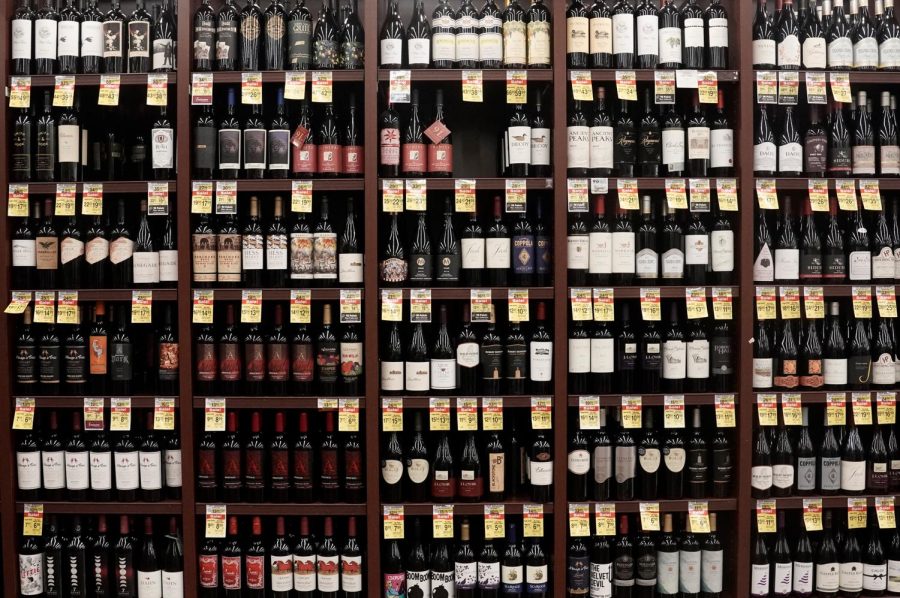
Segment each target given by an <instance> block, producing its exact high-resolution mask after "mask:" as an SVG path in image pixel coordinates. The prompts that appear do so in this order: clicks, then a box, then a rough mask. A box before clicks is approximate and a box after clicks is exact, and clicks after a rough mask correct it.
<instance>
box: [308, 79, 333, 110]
mask: <svg viewBox="0 0 900 598" xmlns="http://www.w3.org/2000/svg"><path fill="white" fill-rule="evenodd" d="M311 76H312V101H313V103H316V104H330V103H331V102H332V93H331V92H332V74H331V71H312V74H311Z"/></svg>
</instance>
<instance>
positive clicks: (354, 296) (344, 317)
mask: <svg viewBox="0 0 900 598" xmlns="http://www.w3.org/2000/svg"><path fill="white" fill-rule="evenodd" d="M339 309H340V323H341V324H359V323H361V322H362V289H341V296H340V302H339Z"/></svg>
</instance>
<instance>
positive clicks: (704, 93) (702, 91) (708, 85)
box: [697, 71, 719, 104]
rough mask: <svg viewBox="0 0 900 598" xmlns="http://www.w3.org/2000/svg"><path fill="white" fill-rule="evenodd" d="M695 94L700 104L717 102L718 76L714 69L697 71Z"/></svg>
mask: <svg viewBox="0 0 900 598" xmlns="http://www.w3.org/2000/svg"><path fill="white" fill-rule="evenodd" d="M697 95H698V96H700V103H701V104H717V103H718V102H719V78H718V77H717V76H716V71H706V72H703V73H699V77H698V79H697Z"/></svg>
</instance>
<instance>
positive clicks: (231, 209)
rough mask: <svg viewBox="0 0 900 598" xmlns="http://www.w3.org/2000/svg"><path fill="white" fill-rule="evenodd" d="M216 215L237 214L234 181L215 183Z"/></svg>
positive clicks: (235, 185) (235, 183) (235, 184)
mask: <svg viewBox="0 0 900 598" xmlns="http://www.w3.org/2000/svg"><path fill="white" fill-rule="evenodd" d="M216 214H237V182H236V181H216Z"/></svg>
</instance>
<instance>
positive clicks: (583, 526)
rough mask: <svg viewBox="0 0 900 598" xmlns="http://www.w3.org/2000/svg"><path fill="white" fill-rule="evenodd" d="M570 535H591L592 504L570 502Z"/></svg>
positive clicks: (580, 536)
mask: <svg viewBox="0 0 900 598" xmlns="http://www.w3.org/2000/svg"><path fill="white" fill-rule="evenodd" d="M569 535H570V536H571V537H573V538H583V537H587V536H590V535H591V506H590V505H589V504H588V503H576V502H570V503H569Z"/></svg>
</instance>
